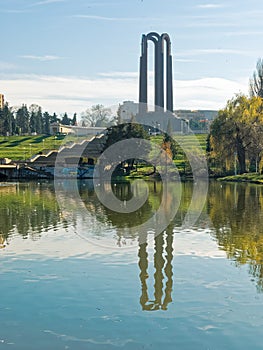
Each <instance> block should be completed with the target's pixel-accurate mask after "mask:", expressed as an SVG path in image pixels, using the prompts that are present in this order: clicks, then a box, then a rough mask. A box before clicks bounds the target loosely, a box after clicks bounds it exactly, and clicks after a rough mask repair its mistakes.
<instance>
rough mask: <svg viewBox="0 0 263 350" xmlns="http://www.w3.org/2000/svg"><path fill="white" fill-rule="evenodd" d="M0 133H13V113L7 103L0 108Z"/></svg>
mask: <svg viewBox="0 0 263 350" xmlns="http://www.w3.org/2000/svg"><path fill="white" fill-rule="evenodd" d="M0 133H1V135H4V136H6V135H13V134H14V133H15V119H14V114H13V112H12V110H11V108H9V106H8V103H6V104H5V105H4V108H3V109H0Z"/></svg>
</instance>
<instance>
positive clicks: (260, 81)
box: [249, 58, 263, 98]
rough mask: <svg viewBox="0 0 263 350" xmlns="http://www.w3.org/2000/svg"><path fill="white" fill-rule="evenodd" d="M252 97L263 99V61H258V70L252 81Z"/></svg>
mask: <svg viewBox="0 0 263 350" xmlns="http://www.w3.org/2000/svg"><path fill="white" fill-rule="evenodd" d="M249 85H250V96H251V97H253V96H259V97H261V98H263V59H261V58H259V59H258V61H257V66H256V70H255V71H254V73H253V77H252V78H251V79H250V83H249Z"/></svg>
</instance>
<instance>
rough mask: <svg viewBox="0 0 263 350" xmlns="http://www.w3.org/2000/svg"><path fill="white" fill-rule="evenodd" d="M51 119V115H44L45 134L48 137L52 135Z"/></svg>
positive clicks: (46, 113)
mask: <svg viewBox="0 0 263 350" xmlns="http://www.w3.org/2000/svg"><path fill="white" fill-rule="evenodd" d="M50 119H51V116H50V115H49V113H48V112H45V113H44V114H43V133H44V134H46V135H49V134H50Z"/></svg>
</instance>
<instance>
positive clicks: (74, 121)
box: [71, 113, 77, 126]
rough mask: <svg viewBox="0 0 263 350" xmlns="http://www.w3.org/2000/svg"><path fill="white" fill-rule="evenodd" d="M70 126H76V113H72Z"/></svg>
mask: <svg viewBox="0 0 263 350" xmlns="http://www.w3.org/2000/svg"><path fill="white" fill-rule="evenodd" d="M71 125H75V126H76V125H77V113H74V115H73V118H72V120H71Z"/></svg>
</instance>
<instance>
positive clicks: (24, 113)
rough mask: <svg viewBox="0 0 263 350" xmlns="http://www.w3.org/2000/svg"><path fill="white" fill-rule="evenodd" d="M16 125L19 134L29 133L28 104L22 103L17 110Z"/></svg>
mask: <svg viewBox="0 0 263 350" xmlns="http://www.w3.org/2000/svg"><path fill="white" fill-rule="evenodd" d="M16 126H17V132H18V133H19V134H28V133H29V132H30V128H29V112H28V109H27V106H26V105H22V107H20V108H19V109H18V110H17V112H16Z"/></svg>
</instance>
